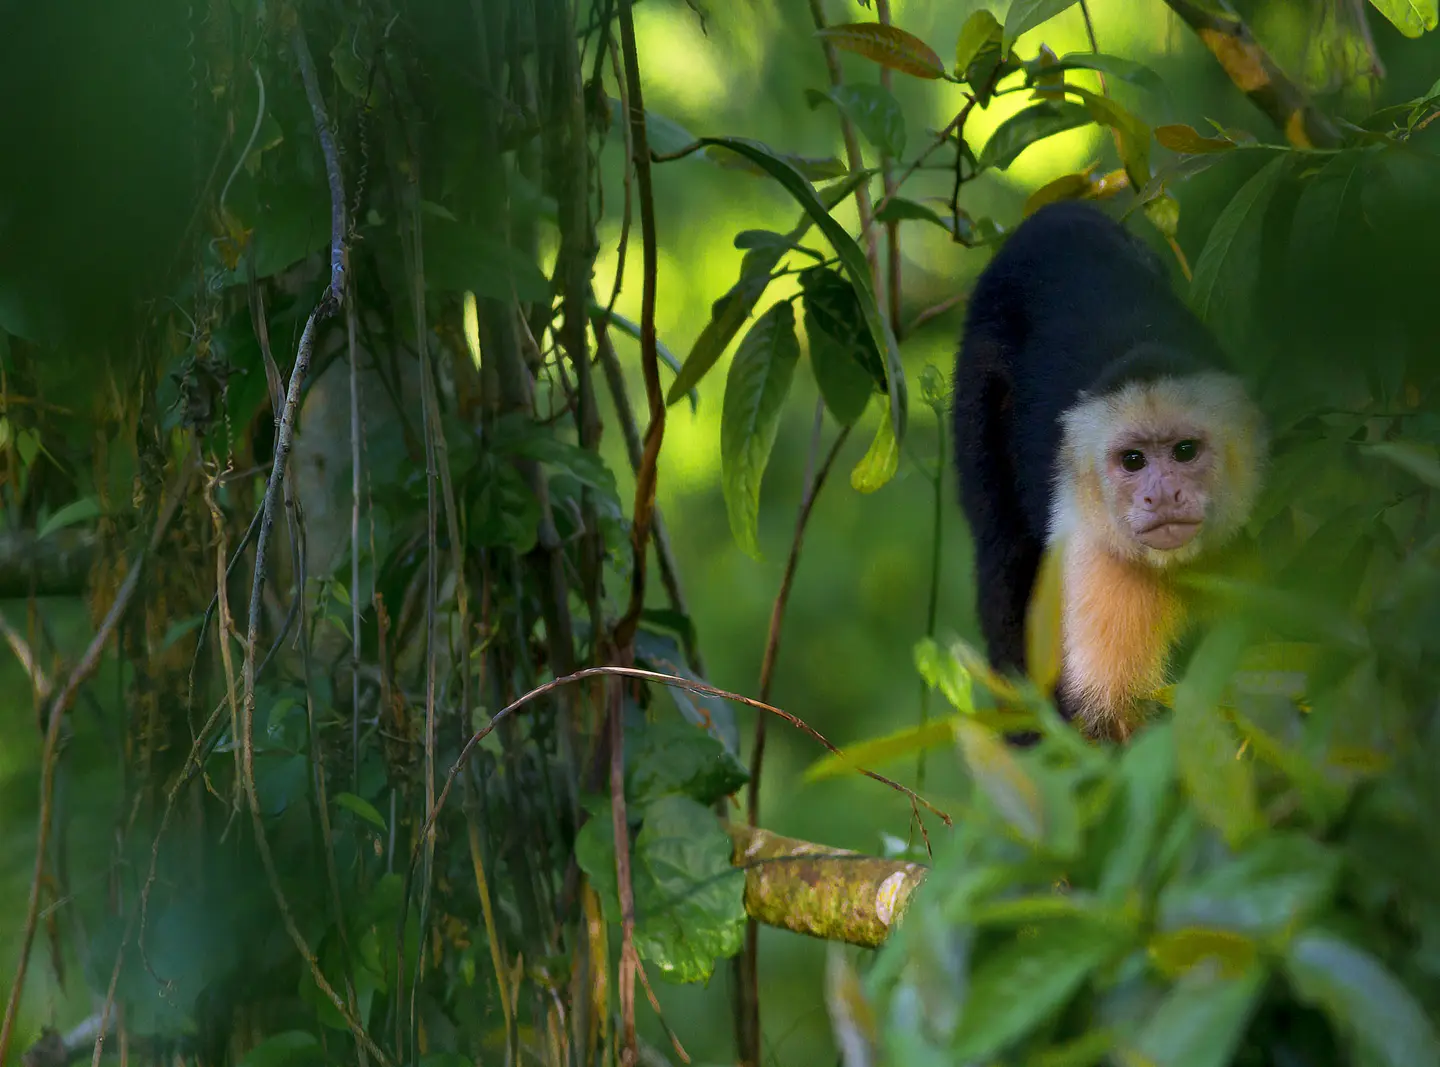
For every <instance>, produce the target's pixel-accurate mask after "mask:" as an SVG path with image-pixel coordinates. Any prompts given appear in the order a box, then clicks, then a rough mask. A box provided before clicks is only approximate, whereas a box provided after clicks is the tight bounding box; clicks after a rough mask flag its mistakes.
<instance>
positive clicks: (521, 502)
mask: <svg viewBox="0 0 1440 1067" xmlns="http://www.w3.org/2000/svg"><path fill="white" fill-rule="evenodd" d="M484 471H485V477H483V478H482V479H480V486H479V491H478V492H477V493H476V495H475V500H474V502H473V503H472V504H471V506H470V526H469V531H468V532H469V535H470V536H469V540H470V543H471V544H472V545H474V546H476V547H477V548H510V549H513V550H515V551H516V552H520V553H524V552H529V551H530V549H532V548H534V547H535V540H536V538H537V537H538V536H539V533H540V502H539V501H538V500H536V499H535V494H534V493H532V492H531V491H530V486H529V485H527V484H526V482H525V479H524V477H522V476H521V474H520V472H519V471H517V470H516V469H515V468H514V467H513V466H512V465H511V464H509V463H500V462H496V461H494V460H489V461H488V462H486V464H485V467H484Z"/></svg>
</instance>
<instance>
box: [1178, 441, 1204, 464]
mask: <svg viewBox="0 0 1440 1067" xmlns="http://www.w3.org/2000/svg"><path fill="white" fill-rule="evenodd" d="M1199 454H1200V442H1199V441H1181V442H1180V443H1179V444H1177V445H1176V446H1175V448H1174V450H1173V451H1172V452H1171V455H1173V456H1174V457H1175V459H1176V461H1178V462H1180V463H1189V462H1190V461H1191V460H1192V459H1194V458H1195V457H1196V456H1198V455H1199Z"/></svg>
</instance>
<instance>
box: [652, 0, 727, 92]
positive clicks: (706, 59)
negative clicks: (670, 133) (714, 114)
mask: <svg viewBox="0 0 1440 1067" xmlns="http://www.w3.org/2000/svg"><path fill="white" fill-rule="evenodd" d="M635 41H636V44H637V45H638V47H639V51H640V54H641V55H642V56H645V57H646V58H645V65H644V70H645V86H644V88H645V102H646V104H647V106H655V107H657V108H658V109H659V110H661V111H664V110H665V105H667V104H669V105H671V106H673V105H676V104H678V105H679V106H680V107H681V108H683V109H685V110H687V111H700V112H703V111H706V110H709V109H710V108H711V107H713V106H714V103H715V101H717V100H724V99H725V98H726V97H727V96H728V95H729V93H730V90H731V81H730V79H728V78H727V77H726V76H725V73H724V70H723V68H724V66H725V64H723V63H722V62H721V59H722V57H721V56H720V55H718V52H719V49H718V48H717V47H716V45H715V43H714V42H713V41H711V40H710V39H709V38H707V37H706V36H705V35H704V34H703V33H701V32H700V20H699V19H698V18H696V17H695V13H694V12H692V11H690V10H689V9H688V8H686V7H684V6H681V5H678V4H677V5H675V6H673V7H671V6H663V7H662V6H658V5H654V4H641V5H639V6H637V7H636V8H635ZM734 73H735V82H734V84H735V85H736V86H738V85H740V84H742V83H743V82H744V81H745V79H744V78H742V77H741V76H740V75H741V73H742V72H734Z"/></svg>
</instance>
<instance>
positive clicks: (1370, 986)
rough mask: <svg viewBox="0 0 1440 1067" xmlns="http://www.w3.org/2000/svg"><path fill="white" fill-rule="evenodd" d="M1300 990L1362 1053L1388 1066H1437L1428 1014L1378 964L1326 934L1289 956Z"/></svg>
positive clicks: (1438, 1049)
mask: <svg viewBox="0 0 1440 1067" xmlns="http://www.w3.org/2000/svg"><path fill="white" fill-rule="evenodd" d="M1285 970H1286V973H1287V975H1288V976H1289V978H1290V981H1291V983H1292V984H1293V985H1294V986H1295V989H1296V992H1298V993H1299V994H1300V996H1301V997H1303V998H1304V999H1305V1000H1307V1001H1309V1002H1310V1003H1312V1004H1316V1005H1318V1006H1319V1007H1321V1008H1322V1009H1324V1011H1325V1013H1326V1014H1327V1015H1329V1016H1330V1018H1331V1020H1332V1021H1333V1022H1334V1023H1335V1024H1336V1026H1337V1028H1338V1029H1339V1030H1340V1031H1341V1032H1342V1033H1345V1034H1347V1035H1348V1036H1349V1037H1350V1038H1351V1039H1352V1040H1353V1041H1354V1042H1355V1044H1356V1045H1357V1046H1358V1048H1359V1050H1360V1051H1361V1052H1362V1053H1363V1055H1364V1059H1363V1061H1362V1062H1365V1063H1367V1064H1374V1065H1377V1067H1379V1065H1384V1067H1436V1065H1437V1064H1440V1041H1437V1039H1436V1035H1435V1028H1434V1025H1433V1024H1432V1022H1431V1021H1430V1020H1429V1019H1428V1018H1427V1017H1426V1015H1425V1012H1424V1010H1423V1009H1422V1008H1421V1007H1420V1005H1419V1004H1417V1003H1416V1002H1415V999H1414V998H1413V997H1412V996H1411V995H1410V991H1409V990H1407V989H1406V988H1405V987H1404V986H1403V985H1402V984H1401V983H1400V982H1399V981H1398V980H1397V979H1396V978H1395V976H1394V975H1392V974H1391V973H1390V972H1389V971H1388V970H1387V969H1386V968H1385V967H1384V966H1383V965H1382V964H1381V963H1380V961H1379V960H1377V959H1375V957H1374V956H1372V955H1370V954H1369V953H1368V952H1365V951H1364V950H1363V949H1360V948H1357V947H1356V946H1354V945H1352V944H1350V943H1349V942H1348V941H1345V940H1342V939H1341V938H1339V937H1337V936H1335V935H1333V934H1330V933H1327V932H1324V931H1321V930H1312V931H1309V932H1307V933H1304V934H1301V935H1300V936H1299V937H1297V938H1296V939H1295V940H1294V941H1293V942H1292V943H1291V944H1290V947H1289V950H1288V951H1287V953H1286V956H1285Z"/></svg>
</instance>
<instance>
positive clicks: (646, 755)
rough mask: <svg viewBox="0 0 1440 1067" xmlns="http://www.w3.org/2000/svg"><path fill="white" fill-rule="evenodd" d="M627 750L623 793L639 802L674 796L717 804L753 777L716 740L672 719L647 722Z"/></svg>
mask: <svg viewBox="0 0 1440 1067" xmlns="http://www.w3.org/2000/svg"><path fill="white" fill-rule="evenodd" d="M626 749H627V751H626V753H625V795H626V796H627V797H629V798H630V800H631V801H632V802H633V803H635V804H642V805H643V804H649V803H650V802H652V801H655V800H659V799H660V798H661V797H665V796H670V795H672V794H680V795H683V796H688V797H690V798H691V799H692V800H698V801H699V802H700V803H702V804H713V803H714V802H715V801H716V800H718V799H720V798H721V797H724V796H729V795H730V794H731V793H733V792H735V790H737V789H739V788H740V787H741V786H742V785H744V784H745V782H746V781H747V780H749V777H750V775H749V773H748V772H747V771H746V770H745V767H744V766H743V765H742V764H741V763H740V761H739V760H738V759H737V758H736V757H735V756H734V755H732V754H731V753H730V752H728V751H726V749H725V746H724V745H722V744H721V743H720V741H719V740H718V739H716V738H715V737H713V736H711V735H710V734H708V733H706V732H705V731H704V730H702V729H700V728H699V727H696V726H692V725H690V724H689V723H684V722H676V721H675V720H674V719H661V720H660V721H658V722H653V723H648V724H646V726H645V728H644V730H643V731H641V732H640V736H639V737H638V738H636V739H633V740H632V741H631V742H630V743H629V744H627V745H626Z"/></svg>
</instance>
